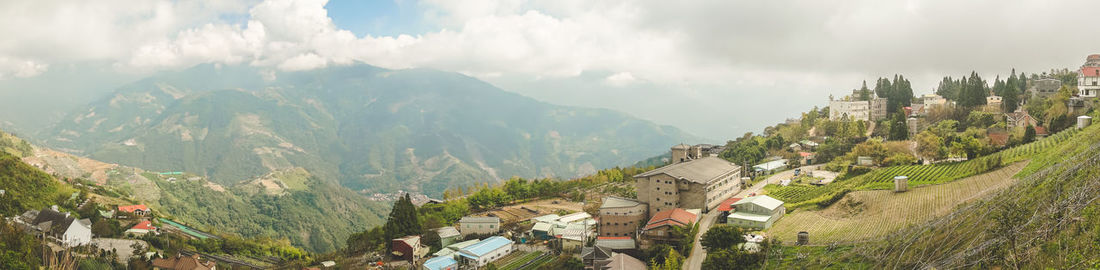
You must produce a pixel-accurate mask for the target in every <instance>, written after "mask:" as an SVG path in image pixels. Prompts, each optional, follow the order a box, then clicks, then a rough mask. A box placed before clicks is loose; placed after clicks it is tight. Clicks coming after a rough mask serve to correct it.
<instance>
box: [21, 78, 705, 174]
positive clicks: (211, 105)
mask: <svg viewBox="0 0 1100 270" xmlns="http://www.w3.org/2000/svg"><path fill="white" fill-rule="evenodd" d="M263 75H265V74H261V72H260V71H259V70H257V69H254V68H251V67H245V66H215V65H200V66H197V67H194V68H191V69H188V70H185V71H180V72H173V73H166V74H162V75H159V76H154V77H151V78H148V79H145V80H142V81H139V82H136V83H133V84H130V85H127V86H124V87H122V88H120V89H119V90H118V91H117V92H116V93H115V94H113V95H111V96H109V97H107V98H105V99H103V100H101V101H99V102H96V103H94V104H91V105H90V106H89V107H87V108H86V109H81V110H78V111H75V112H73V113H72V114H71V115H70V116H69V117H68V118H66V119H65V120H64V121H62V122H60V123H58V124H57V125H56V126H55V128H53V129H50V130H49V131H47V132H44V133H43V134H40V135H39V136H38V137H39V138H41V139H42V140H43V141H44V142H46V144H47V145H49V146H51V147H56V148H59V149H64V150H67V151H71V152H75V153H80V154H83V155H87V156H89V157H92V158H95V159H99V160H103V161H107V162H115V163H120V164H123V165H128V166H134V167H139V168H144V169H147V170H157V171H188V172H195V173H199V174H200V175H204V176H207V177H209V179H211V180H212V181H214V182H217V183H220V184H233V183H237V182H239V181H243V180H248V179H252V178H254V177H257V176H260V175H263V174H266V173H268V172H271V171H276V170H283V169H290V168H295V167H301V168H305V169H306V170H308V171H309V172H310V173H311V174H313V175H315V176H317V177H318V178H320V179H321V180H322V181H327V182H331V183H340V184H342V185H344V186H346V187H349V188H351V189H353V190H367V191H371V192H388V191H394V190H411V191H418V192H420V193H425V194H429V195H433V196H438V195H439V194H441V193H442V191H443V190H445V189H447V188H452V187H462V186H472V185H474V184H477V183H482V182H493V181H497V180H501V179H507V178H510V177H511V176H523V177H547V176H557V177H563V178H568V177H574V176H580V175H585V174H589V173H593V172H595V171H596V170H597V169H599V168H607V167H614V166H622V165H629V164H633V163H634V162H636V161H638V160H642V159H645V158H647V157H652V156H653V155H655V154H658V153H661V152H663V150H664V149H667V147H668V146H669V145H671V144H674V143H675V142H680V141H684V140H691V139H692V137H691V136H690V135H687V134H685V133H683V132H681V131H679V130H677V129H675V128H672V127H667V126H658V125H655V124H653V123H650V122H647V121H644V120H639V119H635V118H632V117H630V116H627V115H624V114H621V113H618V112H614V111H609V110H603V109H585V108H575V107H564V106H556V105H551V104H547V103H543V102H539V101H536V100H534V99H530V98H526V97H523V96H519V95H517V94H513V93H509V92H505V91H503V90H501V89H498V88H496V87H494V86H492V85H489V84H487V83H484V82H481V81H478V80H476V79H473V78H470V77H466V76H463V75H459V74H455V73H446V72H439V71H432V70H386V69H381V68H376V67H372V66H367V65H353V66H347V67H332V68H326V69H321V70H313V71H304V72H286V73H277V74H267V75H273V76H266V77H265V76H263Z"/></svg>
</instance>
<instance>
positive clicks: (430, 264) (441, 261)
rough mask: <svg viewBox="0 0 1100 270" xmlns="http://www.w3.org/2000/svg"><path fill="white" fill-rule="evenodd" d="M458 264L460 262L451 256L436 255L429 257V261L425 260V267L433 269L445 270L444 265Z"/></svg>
mask: <svg viewBox="0 0 1100 270" xmlns="http://www.w3.org/2000/svg"><path fill="white" fill-rule="evenodd" d="M457 264H458V261H455V259H454V258H452V257H450V256H447V257H435V258H431V259H428V260H427V261H424V268H428V269H431V270H443V269H444V267H447V266H452V265H457Z"/></svg>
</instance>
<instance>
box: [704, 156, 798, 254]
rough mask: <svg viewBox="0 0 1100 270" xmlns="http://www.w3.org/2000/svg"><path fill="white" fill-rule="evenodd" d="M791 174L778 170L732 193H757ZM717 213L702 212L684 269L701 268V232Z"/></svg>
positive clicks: (741, 196) (743, 195) (705, 230)
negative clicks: (766, 177)
mask: <svg viewBox="0 0 1100 270" xmlns="http://www.w3.org/2000/svg"><path fill="white" fill-rule="evenodd" d="M817 166H818V165H814V166H805V167H802V171H809V170H811V169H810V168H815V167H817ZM793 176H794V170H786V171H782V172H778V173H776V174H774V175H772V176H771V177H768V179H765V180H764V181H760V182H759V183H756V184H754V185H752V186H751V187H749V188H747V189H744V190H741V192H738V193H737V194H734V195H733V197H735V198H744V197H747V196H749V194H751V193H757V194H759V193H760V191H761V190H764V186H766V185H768V184H779V181H780V180H783V179H791V177H793ZM719 213H721V212H718V211H710V213H706V214H704V215H703V218H702V219H700V220H699V234H697V235H695V241H694V242H695V246H693V247H692V250H691V256H688V258H687V260H686V261H687V263H685V264H684V269H686V270H701V269H703V260H704V259H706V257H707V251H706V250H703V244H702V243H700V242H701V241H700V239H702V237H703V234H704V233H706V232H707V230H709V229H710V226H711V225H714V222H715V219H717V217H718V214H719Z"/></svg>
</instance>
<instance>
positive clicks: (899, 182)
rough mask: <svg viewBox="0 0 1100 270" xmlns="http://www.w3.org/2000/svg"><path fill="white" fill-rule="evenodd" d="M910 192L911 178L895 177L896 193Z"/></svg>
mask: <svg viewBox="0 0 1100 270" xmlns="http://www.w3.org/2000/svg"><path fill="white" fill-rule="evenodd" d="M906 190H909V177H908V176H904V175H899V176H894V192H905V191H906Z"/></svg>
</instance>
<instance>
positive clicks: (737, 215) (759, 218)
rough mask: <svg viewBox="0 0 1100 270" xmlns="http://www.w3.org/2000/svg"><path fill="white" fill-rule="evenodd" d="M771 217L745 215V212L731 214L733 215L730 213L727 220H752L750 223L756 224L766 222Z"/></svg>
mask: <svg viewBox="0 0 1100 270" xmlns="http://www.w3.org/2000/svg"><path fill="white" fill-rule="evenodd" d="M771 217H772V216H766V215H758V214H753V213H745V212H733V213H730V215H729V218H732V219H744V220H752V221H757V222H767V221H768V219H769V218H771Z"/></svg>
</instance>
